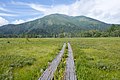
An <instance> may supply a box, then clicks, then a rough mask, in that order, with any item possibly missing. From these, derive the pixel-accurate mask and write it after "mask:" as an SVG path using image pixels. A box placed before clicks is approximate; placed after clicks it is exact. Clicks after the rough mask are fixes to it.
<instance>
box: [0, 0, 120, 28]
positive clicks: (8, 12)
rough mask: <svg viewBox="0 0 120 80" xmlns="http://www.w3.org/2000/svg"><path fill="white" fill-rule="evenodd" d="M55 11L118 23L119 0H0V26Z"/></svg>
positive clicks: (18, 22)
mask: <svg viewBox="0 0 120 80" xmlns="http://www.w3.org/2000/svg"><path fill="white" fill-rule="evenodd" d="M55 13H59V14H66V15H69V16H81V15H84V16H87V17H91V18H94V19H97V20H100V21H103V22H106V23H111V24H120V0H0V26H2V25H6V24H20V23H24V22H27V21H32V20H35V19H37V18H41V17H43V16H46V15H50V14H55Z"/></svg>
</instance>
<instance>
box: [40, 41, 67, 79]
mask: <svg viewBox="0 0 120 80" xmlns="http://www.w3.org/2000/svg"><path fill="white" fill-rule="evenodd" d="M65 47H66V43H64V45H63V47H62V50H61V51H60V52H59V54H58V55H57V57H56V58H55V59H54V60H53V61H52V62H51V64H50V66H49V67H48V68H47V69H46V70H45V71H44V72H43V74H42V75H41V77H40V78H39V79H38V80H52V78H53V74H54V72H55V71H56V69H57V67H58V65H59V63H60V61H61V59H62V56H63V54H64V51H65Z"/></svg>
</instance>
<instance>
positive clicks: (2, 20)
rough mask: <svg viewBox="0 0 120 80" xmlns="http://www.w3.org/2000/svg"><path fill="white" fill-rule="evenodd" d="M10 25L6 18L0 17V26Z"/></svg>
mask: <svg viewBox="0 0 120 80" xmlns="http://www.w3.org/2000/svg"><path fill="white" fill-rule="evenodd" d="M8 23H9V22H8V21H7V20H6V19H5V18H3V17H0V26H2V25H5V24H8Z"/></svg>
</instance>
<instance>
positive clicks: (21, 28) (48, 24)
mask: <svg viewBox="0 0 120 80" xmlns="http://www.w3.org/2000/svg"><path fill="white" fill-rule="evenodd" d="M109 27H110V24H107V23H104V22H101V21H98V20H95V19H92V18H89V17H86V16H76V17H73V16H67V15H63V14H51V15H47V16H45V17H43V18H39V19H36V20H33V21H30V22H26V23H22V24H18V25H14V24H8V25H4V26H1V27H0V34H3V35H10V34H15V35H20V34H37V35H51V34H60V33H62V32H65V33H79V32H81V31H87V30H100V31H103V30H106V29H107V28H109Z"/></svg>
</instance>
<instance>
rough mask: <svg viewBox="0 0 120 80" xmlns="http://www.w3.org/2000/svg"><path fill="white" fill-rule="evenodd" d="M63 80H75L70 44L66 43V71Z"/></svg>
mask: <svg viewBox="0 0 120 80" xmlns="http://www.w3.org/2000/svg"><path fill="white" fill-rule="evenodd" d="M64 80H77V78H76V73H75V66H74V58H73V52H72V48H71V45H70V43H68V58H67V61H66V71H65V77H64Z"/></svg>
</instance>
